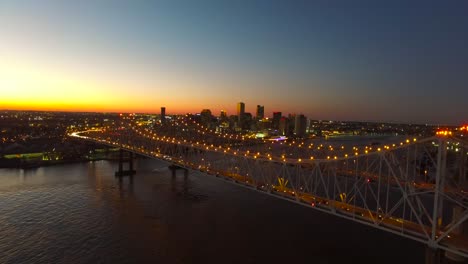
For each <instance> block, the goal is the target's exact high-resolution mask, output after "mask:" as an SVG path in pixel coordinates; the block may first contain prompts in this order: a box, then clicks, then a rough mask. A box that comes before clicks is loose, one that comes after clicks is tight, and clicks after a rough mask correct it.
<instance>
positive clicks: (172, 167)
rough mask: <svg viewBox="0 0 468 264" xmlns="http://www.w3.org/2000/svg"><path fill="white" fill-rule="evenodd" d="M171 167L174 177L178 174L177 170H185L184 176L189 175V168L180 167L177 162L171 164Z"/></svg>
mask: <svg viewBox="0 0 468 264" xmlns="http://www.w3.org/2000/svg"><path fill="white" fill-rule="evenodd" d="M169 169H170V170H171V172H172V177H175V176H176V173H177V170H183V171H184V178H187V177H188V169H186V168H182V167H179V166H177V165H175V164H172V165H169Z"/></svg>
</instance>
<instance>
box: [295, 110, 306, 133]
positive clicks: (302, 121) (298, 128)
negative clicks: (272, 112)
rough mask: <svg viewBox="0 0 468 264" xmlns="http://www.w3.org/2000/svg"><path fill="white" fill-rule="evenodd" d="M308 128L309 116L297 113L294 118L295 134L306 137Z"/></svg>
mask: <svg viewBox="0 0 468 264" xmlns="http://www.w3.org/2000/svg"><path fill="white" fill-rule="evenodd" d="M306 129H307V118H306V117H305V116H304V115H302V114H300V115H296V117H295V120H294V135H295V136H296V137H304V136H305V134H306Z"/></svg>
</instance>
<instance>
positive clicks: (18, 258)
mask: <svg viewBox="0 0 468 264" xmlns="http://www.w3.org/2000/svg"><path fill="white" fill-rule="evenodd" d="M165 166H167V164H164V163H161V162H158V161H154V160H138V161H137V164H136V167H137V175H135V177H134V181H133V184H130V183H129V182H128V179H125V180H124V181H123V183H122V184H119V181H118V180H117V179H115V178H114V171H115V169H116V167H117V164H115V163H112V162H108V161H99V162H90V163H80V164H71V165H60V166H55V167H43V168H39V169H35V170H26V171H24V170H15V169H0V263H340V264H341V263H423V262H424V258H423V257H424V247H423V246H422V245H420V244H418V243H416V242H413V241H410V240H408V239H404V238H400V237H398V236H395V235H392V234H389V233H386V232H384V231H380V230H377V229H373V228H371V227H367V226H364V225H361V224H357V223H353V222H351V221H348V220H344V219H340V218H338V217H335V216H331V215H327V214H325V213H321V212H318V211H315V210H313V209H310V208H306V207H303V206H300V205H296V204H293V203H289V202H287V201H283V200H279V199H276V198H274V197H270V196H267V195H264V194H261V193H257V192H254V191H251V190H247V189H243V188H242V187H238V186H235V185H231V184H229V183H226V182H224V181H222V180H219V179H217V178H214V177H212V176H206V175H197V174H195V175H190V176H189V178H188V179H187V180H184V177H183V175H182V173H181V174H180V175H177V177H176V178H175V179H173V178H172V177H171V175H170V172H169V171H168V170H167V169H164V167H165ZM157 168H163V169H159V170H157V171H154V170H155V169H157Z"/></svg>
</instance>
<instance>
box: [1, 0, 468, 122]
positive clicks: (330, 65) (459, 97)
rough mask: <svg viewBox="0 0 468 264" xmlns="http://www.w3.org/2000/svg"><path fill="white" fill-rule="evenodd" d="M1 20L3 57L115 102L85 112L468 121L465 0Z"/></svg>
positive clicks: (41, 6)
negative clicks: (164, 110) (259, 109)
mask: <svg viewBox="0 0 468 264" xmlns="http://www.w3.org/2000/svg"><path fill="white" fill-rule="evenodd" d="M0 22H1V23H2V25H8V27H2V29H0V33H1V34H2V35H3V36H4V37H3V39H4V40H7V41H6V42H5V41H2V44H0V54H7V55H8V56H9V58H10V59H11V60H13V61H19V62H21V65H23V64H27V65H28V66H29V67H30V68H34V66H37V67H39V68H42V69H46V70H45V71H46V72H47V75H51V76H62V75H63V76H66V78H70V76H71V77H72V79H73V78H76V83H80V85H81V86H86V85H89V86H93V87H94V88H93V89H92V91H90V92H93V91H98V92H99V94H100V96H103V95H106V94H109V93H111V94H113V95H114V96H116V97H115V98H114V97H112V98H111V99H109V100H108V101H106V100H101V102H102V105H101V106H99V100H96V103H93V104H90V105H85V104H83V107H85V106H86V107H89V108H92V106H94V107H96V109H101V108H102V109H107V108H109V109H115V108H112V105H113V104H117V103H120V102H121V101H122V100H124V99H125V100H128V99H129V98H131V100H133V101H139V102H140V103H139V104H136V105H134V104H131V103H129V106H128V110H135V111H136V110H140V109H143V110H144V109H147V110H148V111H156V110H157V108H158V107H159V106H160V105H166V106H167V107H168V110H170V109H173V110H174V112H178V111H181V112H183V111H200V110H201V108H211V109H212V111H214V112H215V113H217V111H219V110H220V109H227V110H228V112H230V113H232V114H233V111H234V107H235V104H236V102H238V101H244V102H245V103H246V105H247V110H249V111H252V112H254V106H255V105H257V104H261V105H265V109H266V112H267V113H271V112H272V111H282V112H283V113H285V114H286V113H288V112H291V113H304V114H306V115H307V116H308V117H311V118H315V119H340V120H386V121H403V122H422V123H453V124H458V123H461V122H467V121H468V110H467V107H466V103H465V100H466V98H467V97H468V78H467V76H468V74H467V73H468V49H467V48H468V2H466V1H439V2H431V1H386V2H383V1H272V0H271V1H120V2H119V1H3V2H1V3H0ZM0 66H1V65H0ZM4 67H7V65H4ZM0 69H1V68H0ZM10 71H11V69H10ZM15 74H16V75H15ZM0 75H1V73H0ZM4 75H7V76H6V79H8V78H9V79H15V78H19V77H21V76H22V73H21V71H19V73H18V72H16V73H14V74H13V73H6V74H5V73H4ZM25 75H27V78H32V77H31V74H25ZM12 76H13V77H12ZM3 77H5V76H3ZM57 78H58V77H57ZM62 78H65V77H62ZM4 79H5V78H4ZM73 80H74V79H73ZM38 82H39V83H40V84H41V85H42V86H44V87H45V86H47V85H49V86H47V88H44V89H48V91H50V92H54V89H57V88H56V87H55V88H51V85H50V82H48V81H44V80H42V82H41V80H39V81H38ZM9 83H11V82H9ZM15 83H17V82H15ZM44 83H45V84H44ZM0 84H2V83H0ZM6 85H8V82H6V84H3V86H2V87H0V89H7V88H8V87H6ZM70 86H77V84H73V85H72V84H70ZM33 87H36V86H34V80H32V81H30V82H28V83H27V84H24V83H21V85H18V86H16V89H15V90H17V91H18V94H14V93H13V92H10V96H11V98H15V100H19V99H21V96H20V95H19V93H23V94H24V91H25V90H28V89H29V90H31V89H34V88H33ZM61 89H65V88H63V87H62V88H61ZM70 89H72V88H70ZM10 90H11V89H10ZM67 94H70V93H65V94H64V97H65V98H60V97H57V100H71V99H72V98H73V97H70V98H66V96H67ZM118 94H121V95H122V96H124V97H122V98H118V97H117V95H118ZM18 98H19V99H18ZM83 100H84V99H83ZM2 103H3V102H2ZM71 104H72V103H71ZM138 105H140V107H139V108H138V107H137V106H138ZM141 105H144V106H145V107H141ZM106 107H107V108H106ZM132 107H133V108H132ZM152 107H153V108H154V110H151V108H152ZM125 109H127V108H125ZM125 109H124V110H125Z"/></svg>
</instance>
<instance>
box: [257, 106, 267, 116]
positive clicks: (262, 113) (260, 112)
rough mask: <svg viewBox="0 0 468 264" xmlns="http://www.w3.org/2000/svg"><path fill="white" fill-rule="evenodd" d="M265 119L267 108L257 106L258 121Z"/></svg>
mask: <svg viewBox="0 0 468 264" xmlns="http://www.w3.org/2000/svg"><path fill="white" fill-rule="evenodd" d="M264 117H265V107H264V106H263V105H257V113H256V118H257V120H262V119H263V118H264Z"/></svg>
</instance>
